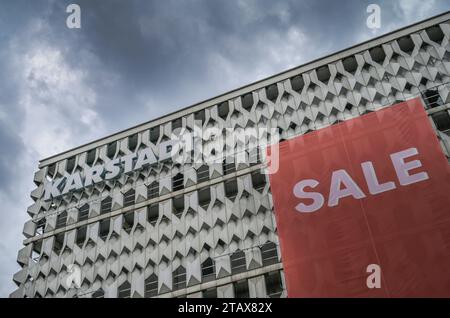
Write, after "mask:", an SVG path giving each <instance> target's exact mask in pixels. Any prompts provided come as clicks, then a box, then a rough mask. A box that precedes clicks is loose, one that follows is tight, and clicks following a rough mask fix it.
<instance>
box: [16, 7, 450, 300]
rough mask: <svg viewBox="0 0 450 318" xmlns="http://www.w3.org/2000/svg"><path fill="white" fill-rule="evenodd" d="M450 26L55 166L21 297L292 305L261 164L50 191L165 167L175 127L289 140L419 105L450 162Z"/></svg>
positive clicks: (172, 168)
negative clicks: (284, 300)
mask: <svg viewBox="0 0 450 318" xmlns="http://www.w3.org/2000/svg"><path fill="white" fill-rule="evenodd" d="M449 19H450V16H449V15H448V14H445V15H442V16H439V17H436V18H432V19H430V20H427V21H424V22H422V24H420V25H414V26H411V27H408V28H405V29H402V30H399V31H396V32H395V33H392V34H389V35H387V36H384V37H381V38H378V39H375V40H372V41H369V42H366V43H364V44H362V45H360V46H358V47H356V48H352V49H349V50H346V51H343V52H340V53H337V54H335V55H332V56H329V57H326V58H324V59H321V60H319V61H318V62H317V61H316V62H313V63H310V64H307V65H304V66H301V67H299V68H296V69H293V70H290V71H287V72H285V73H282V74H279V75H277V76H275V77H273V78H269V79H267V80H264V81H262V82H258V83H255V84H254V85H250V86H248V87H246V88H242V89H240V90H237V91H235V92H231V93H229V94H227V95H225V96H220V97H218V98H215V99H212V100H210V101H207V102H204V103H203V104H199V105H195V106H193V107H191V108H189V109H185V110H183V111H180V112H179V113H175V114H172V115H170V116H169V115H168V116H166V117H164V118H162V119H159V120H156V121H153V122H150V123H147V124H143V125H142V126H138V127H135V128H133V129H130V130H129V131H127V132H122V133H120V134H119V135H118V136H116V135H114V136H112V137H110V138H109V139H108V138H105V139H104V140H100V141H97V142H94V143H92V144H89V145H87V146H85V147H81V148H77V149H75V150H74V151H72V152H68V154H61V155H59V156H56V157H55V158H50V159H49V160H43V161H42V162H41V165H40V168H39V170H38V171H37V172H36V173H35V175H34V182H35V184H36V189H35V190H34V191H32V193H31V197H32V199H33V200H34V203H33V204H32V205H31V206H30V207H29V208H28V210H27V212H28V214H29V215H30V218H31V219H30V220H29V221H28V222H26V224H25V225H24V230H23V234H24V236H25V238H26V239H25V241H24V247H23V248H22V249H21V250H20V251H19V253H18V258H17V261H18V263H19V264H20V266H21V267H22V269H21V270H20V271H19V272H18V273H16V274H15V275H14V278H13V280H14V282H15V283H16V284H17V286H18V288H17V290H16V291H14V292H13V293H12V294H11V297H247V296H248V297H286V289H285V286H284V277H283V268H282V264H281V259H280V251H279V246H278V236H277V227H276V223H275V217H274V211H273V205H272V198H271V193H270V186H269V182H268V178H267V176H266V175H264V174H261V173H260V171H261V169H263V168H264V165H263V164H262V163H261V162H257V163H256V164H243V163H240V164H238V165H233V164H231V165H224V164H220V163H217V164H211V165H204V164H184V165H179V164H176V163H171V162H166V163H160V164H158V166H157V167H151V168H147V169H144V170H142V171H139V172H134V173H131V174H127V175H126V174H123V175H122V176H121V177H120V178H119V179H117V180H113V181H105V182H102V183H100V184H96V185H95V186H93V187H91V188H86V189H83V190H82V191H79V192H74V193H72V194H68V195H65V196H63V197H61V198H59V199H53V200H52V201H48V202H46V201H44V200H43V199H42V198H43V194H44V186H45V184H46V182H48V181H49V180H52V179H53V178H59V177H62V176H64V175H65V174H67V173H73V172H80V173H81V174H83V173H84V171H85V169H87V168H89V167H92V166H94V165H96V164H100V163H106V162H108V161H110V160H112V159H114V158H119V157H121V156H124V155H127V154H131V153H133V152H135V151H136V150H139V149H143V148H146V147H151V148H152V149H153V150H154V152H155V153H156V154H157V153H158V145H159V143H160V142H161V141H164V140H168V139H170V138H171V134H172V132H173V131H174V130H175V129H176V128H184V129H187V130H189V131H192V130H193V129H194V122H195V121H201V123H202V125H203V128H207V127H217V128H219V129H223V128H233V129H238V128H248V127H257V128H258V127H273V128H277V129H278V130H279V132H280V134H281V138H282V139H288V138H291V137H293V136H297V135H302V134H306V133H308V132H310V131H313V130H316V129H320V128H322V127H326V126H329V125H332V124H335V123H338V122H340V121H344V120H348V119H350V118H354V117H356V116H359V115H362V114H365V113H367V112H370V111H376V110H377V109H380V108H382V107H385V106H388V105H391V104H394V103H396V102H397V101H403V100H406V99H409V98H411V97H414V96H418V95H420V94H422V96H423V97H424V99H425V101H426V102H427V105H428V108H429V109H428V112H429V114H430V117H431V118H432V119H433V120H432V122H433V124H434V125H435V127H436V131H437V134H438V137H439V138H440V140H441V142H442V145H443V148H444V150H445V151H446V154H447V156H448V155H449V152H448V151H449V149H450V142H449V137H448V135H449V134H448V132H449V131H450V130H449V129H450V125H449V122H450V116H449V107H448V103H450V85H446V84H447V83H448V82H450V21H449ZM430 101H432V102H431V103H429V102H430ZM436 114H437V115H436ZM446 116H447V117H446ZM438 117H439V119H437V118H438ZM208 142H209V141H207V140H205V141H204V144H207V143H208ZM246 155H247V156H253V155H254V154H252V153H251V152H250V151H248V153H246ZM71 264H77V265H78V266H79V267H80V268H81V271H82V283H81V287H80V288H78V289H76V288H73V287H72V288H68V287H67V286H65V283H64V282H65V278H66V277H67V275H68V273H67V272H68V267H69V266H70V265H71Z"/></svg>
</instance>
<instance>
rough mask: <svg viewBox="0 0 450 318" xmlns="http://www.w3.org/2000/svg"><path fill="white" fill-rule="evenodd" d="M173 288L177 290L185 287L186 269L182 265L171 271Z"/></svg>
mask: <svg viewBox="0 0 450 318" xmlns="http://www.w3.org/2000/svg"><path fill="white" fill-rule="evenodd" d="M172 280H173V288H172V289H173V290H178V289H182V288H185V287H186V269H185V268H184V267H183V266H180V267H178V268H177V269H176V270H174V271H173V274H172Z"/></svg>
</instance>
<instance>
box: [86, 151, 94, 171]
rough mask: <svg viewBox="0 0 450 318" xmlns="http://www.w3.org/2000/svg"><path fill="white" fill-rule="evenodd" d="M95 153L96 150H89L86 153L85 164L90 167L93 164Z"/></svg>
mask: <svg viewBox="0 0 450 318" xmlns="http://www.w3.org/2000/svg"><path fill="white" fill-rule="evenodd" d="M95 153H96V149H91V150H89V151H88V152H87V155H86V164H87V165H88V166H90V167H92V165H93V164H94V161H95Z"/></svg>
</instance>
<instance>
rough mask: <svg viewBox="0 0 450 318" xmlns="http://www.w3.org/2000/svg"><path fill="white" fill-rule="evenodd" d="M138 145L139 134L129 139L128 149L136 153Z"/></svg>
mask: <svg viewBox="0 0 450 318" xmlns="http://www.w3.org/2000/svg"><path fill="white" fill-rule="evenodd" d="M137 144H138V134H134V135H132V136H130V137H128V149H130V150H131V151H135V150H136V147H137Z"/></svg>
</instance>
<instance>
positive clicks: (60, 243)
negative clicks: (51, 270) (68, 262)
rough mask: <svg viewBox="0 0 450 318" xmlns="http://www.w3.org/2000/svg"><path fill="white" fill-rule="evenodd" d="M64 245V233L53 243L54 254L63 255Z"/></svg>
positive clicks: (56, 237)
mask: <svg viewBox="0 0 450 318" xmlns="http://www.w3.org/2000/svg"><path fill="white" fill-rule="evenodd" d="M63 244H64V233H60V234H57V235H56V236H55V240H54V242H53V252H55V253H56V254H57V255H59V254H61V250H62V246H63Z"/></svg>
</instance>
